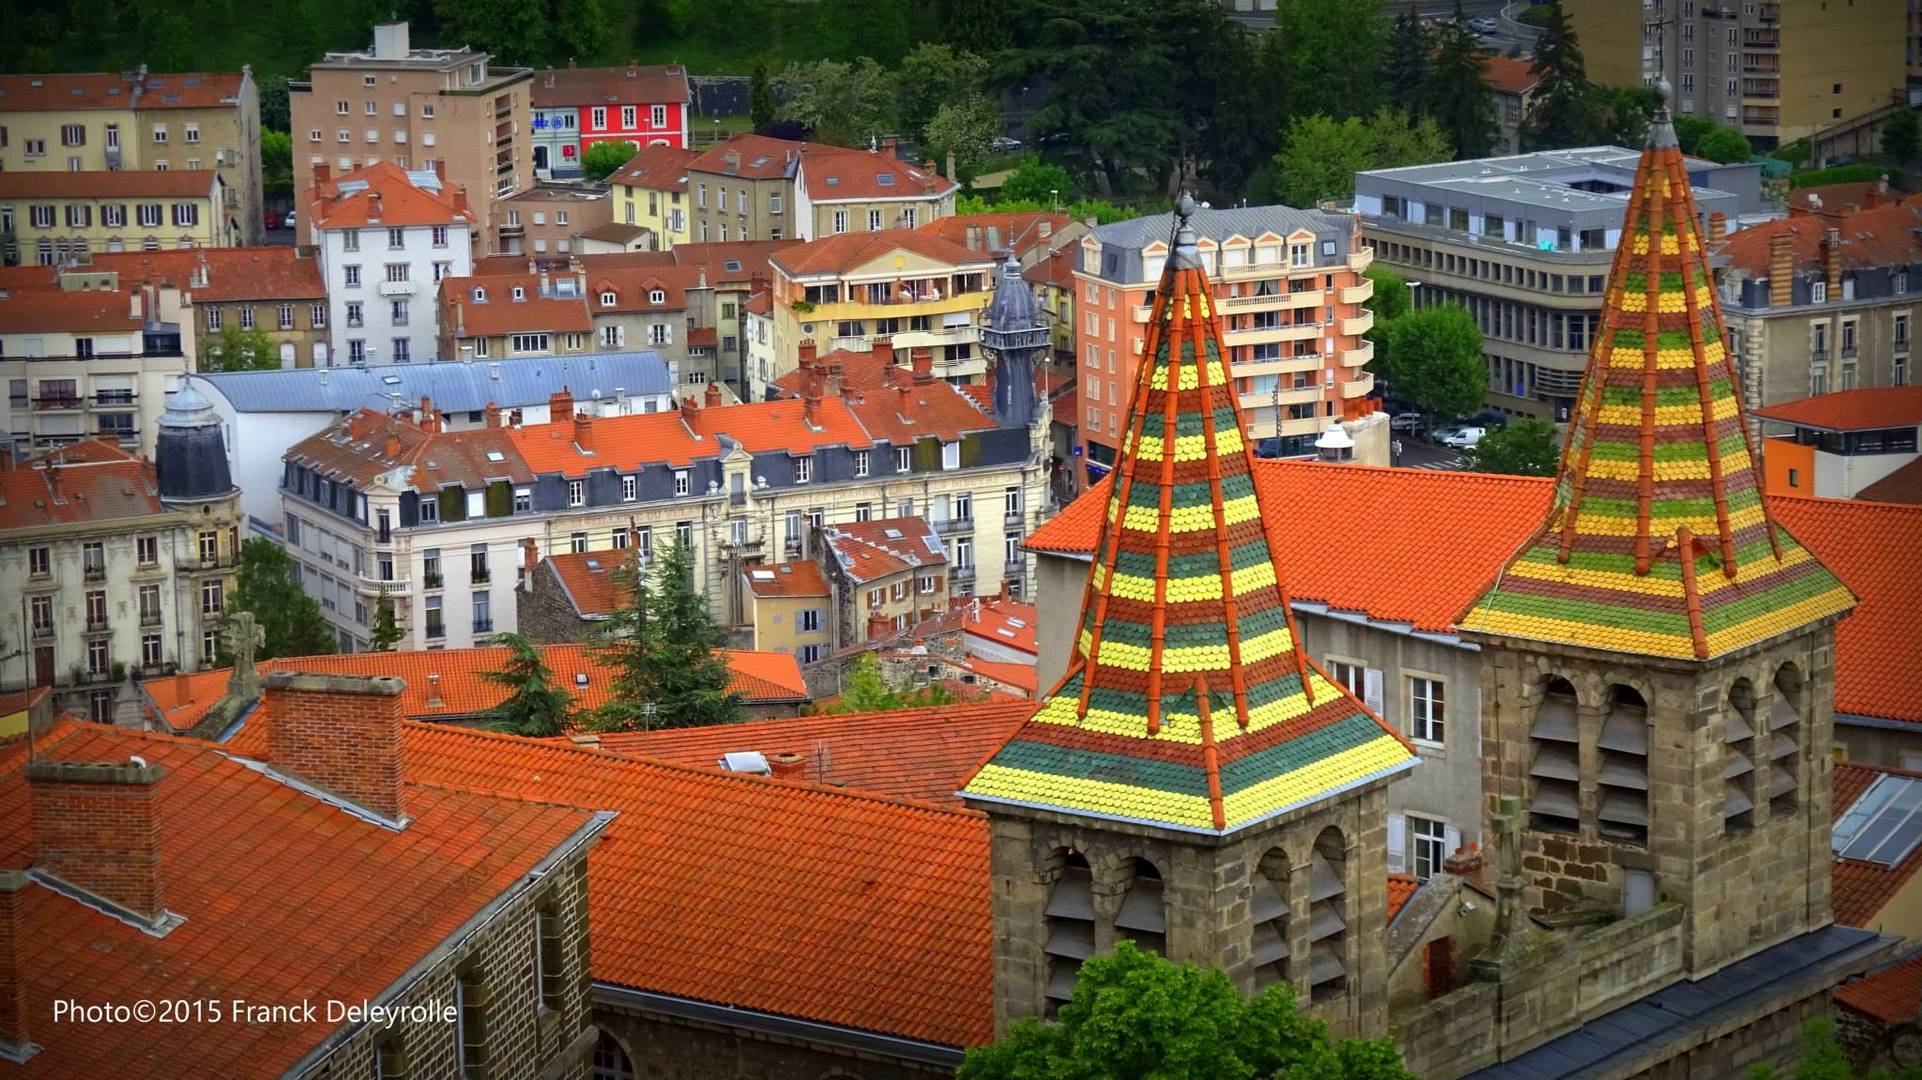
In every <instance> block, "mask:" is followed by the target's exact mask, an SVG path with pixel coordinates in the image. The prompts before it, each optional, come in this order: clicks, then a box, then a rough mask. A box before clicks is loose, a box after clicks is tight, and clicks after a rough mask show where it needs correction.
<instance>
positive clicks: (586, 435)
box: [574, 413, 594, 452]
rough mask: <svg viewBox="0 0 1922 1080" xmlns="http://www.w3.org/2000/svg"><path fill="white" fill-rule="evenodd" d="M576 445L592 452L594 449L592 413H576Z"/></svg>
mask: <svg viewBox="0 0 1922 1080" xmlns="http://www.w3.org/2000/svg"><path fill="white" fill-rule="evenodd" d="M574 445H575V446H578V447H580V448H581V449H582V450H586V451H590V452H591V451H592V450H593V449H594V417H593V416H592V415H590V414H588V413H575V414H574Z"/></svg>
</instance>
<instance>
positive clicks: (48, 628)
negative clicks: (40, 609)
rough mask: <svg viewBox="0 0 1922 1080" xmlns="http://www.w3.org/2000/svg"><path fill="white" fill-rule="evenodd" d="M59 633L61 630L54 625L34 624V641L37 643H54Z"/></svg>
mask: <svg viewBox="0 0 1922 1080" xmlns="http://www.w3.org/2000/svg"><path fill="white" fill-rule="evenodd" d="M59 632H60V631H59V629H58V628H56V627H55V626H54V625H53V624H52V623H34V624H33V640H35V641H52V640H53V639H54V637H55V636H57V635H58V634H59Z"/></svg>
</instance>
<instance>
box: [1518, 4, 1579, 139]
mask: <svg viewBox="0 0 1922 1080" xmlns="http://www.w3.org/2000/svg"><path fill="white" fill-rule="evenodd" d="M1528 71H1529V74H1531V75H1534V76H1535V77H1536V78H1537V79H1538V80H1539V81H1538V82H1537V83H1536V85H1535V96H1534V97H1533V98H1532V99H1531V102H1530V105H1529V110H1528V117H1527V119H1526V121H1525V123H1526V128H1527V135H1528V143H1529V146H1530V147H1531V148H1536V149H1559V148H1561V147H1567V146H1580V145H1582V144H1583V143H1586V142H1588V141H1589V140H1590V138H1591V137H1592V136H1593V135H1594V132H1595V96H1594V88H1593V87H1591V86H1590V85H1589V83H1588V67H1587V65H1586V64H1585V63H1584V62H1583V60H1582V46H1581V44H1580V42H1578V41H1577V40H1576V38H1575V27H1574V24H1572V23H1571V22H1569V20H1568V13H1567V12H1565V11H1563V10H1562V6H1561V5H1560V4H1553V5H1550V7H1549V14H1548V22H1547V25H1545V26H1544V27H1543V28H1542V32H1541V35H1540V36H1539V37H1537V38H1536V39H1535V62H1534V63H1533V64H1531V65H1529V68H1528Z"/></svg>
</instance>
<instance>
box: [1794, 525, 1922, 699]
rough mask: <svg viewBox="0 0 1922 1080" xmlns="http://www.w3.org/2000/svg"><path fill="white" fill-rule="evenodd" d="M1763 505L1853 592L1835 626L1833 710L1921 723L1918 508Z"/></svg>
mask: <svg viewBox="0 0 1922 1080" xmlns="http://www.w3.org/2000/svg"><path fill="white" fill-rule="evenodd" d="M1769 509H1770V510H1771V511H1772V512H1773V513H1774V514H1775V520H1776V521H1777V522H1778V523H1779V524H1781V525H1782V526H1784V527H1785V528H1787V529H1788V531H1789V532H1790V533H1791V534H1793V535H1794V537H1795V538H1796V539H1797V540H1800V541H1801V542H1802V543H1803V545H1805V546H1806V547H1807V548H1808V549H1809V550H1810V551H1812V552H1814V553H1815V557H1816V558H1818V559H1820V560H1822V562H1823V564H1824V565H1826V566H1827V567H1828V568H1829V570H1830V571H1832V572H1833V573H1834V574H1835V576H1836V577H1838V578H1841V579H1842V584H1844V585H1846V586H1848V588H1849V591H1850V592H1852V593H1854V594H1855V595H1856V597H1857V598H1858V602H1857V603H1856V605H1855V612H1854V614H1852V615H1850V616H1849V617H1848V618H1846V619H1843V620H1842V621H1841V622H1840V623H1838V624H1837V625H1836V627H1835V711H1836V712H1838V713H1852V714H1854V715H1857V716H1875V717H1882V718H1884V719H1890V720H1906V721H1909V722H1911V723H1917V724H1922V665H1918V664H1916V662H1915V660H1916V658H1917V657H1922V618H1917V616H1916V613H1917V612H1918V611H1922V551H1918V544H1922V506H1897V505H1893V504H1889V503H1873V502H1863V501H1861V500H1859V499H1805V498H1799V497H1776V498H1771V499H1770V500H1769Z"/></svg>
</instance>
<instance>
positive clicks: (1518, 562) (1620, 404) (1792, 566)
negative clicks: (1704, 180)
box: [1461, 104, 1855, 660]
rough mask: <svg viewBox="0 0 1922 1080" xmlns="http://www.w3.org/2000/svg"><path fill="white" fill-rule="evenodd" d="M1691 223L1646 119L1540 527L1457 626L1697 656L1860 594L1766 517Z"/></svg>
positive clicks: (1689, 196) (1682, 170)
mask: <svg viewBox="0 0 1922 1080" xmlns="http://www.w3.org/2000/svg"><path fill="white" fill-rule="evenodd" d="M1725 339H1726V334H1725V331H1724V323H1723V321H1722V310H1721V306H1720V304H1719V303H1718V302H1717V300H1716V297H1715V288H1714V279H1713V278H1712V277H1711V276H1710V273H1709V268H1708V260H1707V257H1706V253H1705V252H1704V250H1703V246H1702V230H1701V218H1700V215H1699V214H1698V212H1697V211H1696V208H1695V196H1694V194H1693V193H1692V192H1691V191H1690V189H1689V183H1688V171H1687V166H1686V163H1685V162H1684V160H1683V158H1682V151H1681V149H1680V147H1679V146H1678V144H1677V143H1676V140H1675V129H1674V127H1673V126H1672V125H1671V124H1670V122H1669V117H1668V109H1667V106H1666V104H1664V105H1663V107H1662V108H1661V109H1660V110H1659V111H1658V112H1657V113H1656V116H1655V119H1654V121H1653V122H1652V123H1650V124H1649V128H1648V143H1647V146H1646V147H1645V148H1644V149H1643V151H1642V160H1641V165H1640V167H1639V168H1638V169H1637V170H1636V173H1635V185H1634V187H1633V189H1632V190H1631V191H1630V192H1629V198H1628V216H1627V219H1626V221H1625V223H1624V225H1623V228H1622V238H1621V241H1620V243H1619V245H1618V246H1617V247H1616V250H1615V263H1614V266H1613V268H1612V269H1611V270H1610V271H1609V281H1608V298H1607V302H1606V305H1605V307H1604V310H1603V312H1602V321H1601V325H1600V327H1599V329H1598V332H1597V333H1596V335H1595V341H1594V344H1593V345H1592V347H1591V348H1590V351H1589V357H1588V372H1587V375H1586V377H1585V378H1584V379H1583V382H1582V389H1581V394H1580V396H1579V397H1578V399H1577V400H1576V404H1575V412H1574V416H1573V418H1572V420H1571V421H1570V423H1569V428H1568V442H1567V446H1566V447H1565V448H1564V449H1563V451H1562V463H1561V471H1560V473H1559V479H1558V481H1557V483H1556V487H1555V498H1554V502H1553V504H1552V505H1551V507H1550V510H1549V517H1548V521H1547V522H1546V524H1545V525H1544V528H1543V530H1542V533H1541V534H1540V535H1539V536H1538V537H1537V538H1536V540H1535V541H1534V542H1533V543H1532V544H1531V545H1530V546H1529V547H1527V548H1526V549H1524V550H1523V551H1522V552H1521V554H1520V555H1518V556H1516V558H1515V560H1514V561H1513V562H1511V563H1510V564H1509V565H1508V568H1507V569H1506V570H1505V571H1504V572H1503V573H1502V575H1501V577H1500V578H1498V579H1497V580H1496V582H1495V585H1494V587H1493V588H1491V589H1490V590H1489V591H1488V592H1487V594H1485V595H1484V596H1482V598H1481V599H1480V600H1478V601H1476V602H1475V604H1474V606H1472V607H1471V608H1470V609H1469V610H1468V612H1467V613H1466V614H1465V615H1464V616H1463V618H1462V621H1461V624H1462V627H1463V628H1464V629H1468V630H1477V631H1481V632H1484V633H1489V634H1500V635H1504V636H1509V637H1518V638H1529V639H1534V640H1539V641H1554V642H1562V643H1565V644H1570V645H1582V646H1587V647H1590V648H1596V649H1607V650H1610V651H1613V652H1623V653H1634V654H1639V655H1647V656H1666V657H1679V658H1684V659H1687V658H1693V659H1697V660H1705V659H1708V658H1710V657H1713V656H1719V655H1721V654H1723V653H1726V652H1729V651H1731V650H1734V649H1739V648H1741V647H1743V646H1745V645H1749V644H1752V643H1754V642H1757V641H1762V640H1765V639H1767V638H1771V637H1774V636H1775V635H1777V634H1779V633H1781V632H1783V631H1785V630H1789V629H1792V628H1794V627H1797V626H1802V625H1805V624H1807V623H1810V622H1814V621H1816V620H1818V619H1823V618H1827V617H1829V616H1832V615H1836V614H1838V613H1840V612H1843V611H1846V610H1848V609H1849V608H1850V607H1851V606H1853V604H1854V603H1855V598H1854V597H1853V596H1852V595H1850V593H1849V591H1848V590H1847V589H1846V588H1844V587H1843V585H1842V583H1841V582H1840V581H1838V580H1836V578H1835V576H1834V575H1832V574H1830V573H1829V572H1828V570H1827V569H1825V568H1824V567H1823V566H1822V564H1821V563H1819V562H1817V561H1816V560H1815V557H1814V556H1813V555H1811V554H1809V552H1808V550H1807V549H1805V548H1803V547H1802V545H1800V544H1798V543H1796V541H1795V538H1794V537H1792V536H1790V535H1788V533H1787V532H1785V531H1784V530H1783V529H1782V528H1781V527H1780V526H1778V525H1776V524H1775V522H1774V521H1773V520H1771V519H1770V517H1769V512H1768V506H1767V504H1766V503H1765V502H1764V501H1763V498H1762V483H1761V477H1760V471H1761V470H1760V463H1759V459H1758V457H1757V454H1756V451H1755V448H1754V446H1753V444H1752V443H1751V441H1750V440H1751V435H1750V428H1749V426H1748V423H1747V416H1746V414H1745V411H1744V409H1743V406H1742V399H1741V394H1740V393H1739V391H1738V390H1737V387H1736V382H1735V378H1734V370H1733V365H1732V363H1731V362H1730V360H1729V358H1728V353H1727V351H1726V350H1725V349H1724V347H1723V342H1724V340H1725Z"/></svg>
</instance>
